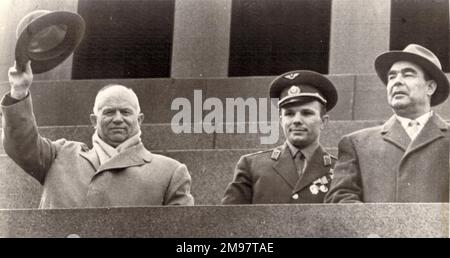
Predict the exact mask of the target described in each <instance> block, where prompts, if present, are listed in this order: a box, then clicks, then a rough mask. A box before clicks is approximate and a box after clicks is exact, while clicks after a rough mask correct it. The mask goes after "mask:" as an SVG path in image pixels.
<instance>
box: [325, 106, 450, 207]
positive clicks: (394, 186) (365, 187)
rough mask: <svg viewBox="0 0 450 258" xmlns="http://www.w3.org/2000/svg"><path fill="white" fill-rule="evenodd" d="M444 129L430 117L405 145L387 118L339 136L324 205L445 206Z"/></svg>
mask: <svg viewBox="0 0 450 258" xmlns="http://www.w3.org/2000/svg"><path fill="white" fill-rule="evenodd" d="M448 128H449V127H448V124H447V123H446V122H445V121H444V120H443V119H442V118H440V117H439V116H438V115H437V114H436V113H434V115H433V116H432V117H430V119H429V120H428V122H427V123H426V124H425V125H424V127H423V128H422V130H421V131H420V133H419V134H418V135H417V136H416V138H415V139H414V140H413V141H411V140H410V138H409V137H408V135H407V133H406V132H405V130H404V129H403V127H402V126H401V124H400V122H399V121H398V120H397V119H396V117H395V116H392V117H391V118H390V119H389V120H388V121H386V122H385V123H384V125H381V126H377V127H373V128H367V129H363V130H360V131H357V132H354V133H351V134H349V135H346V136H344V137H343V138H342V139H341V141H340V143H339V145H338V149H339V150H338V152H339V157H338V161H337V163H336V167H335V169H334V172H335V174H334V180H333V182H332V184H331V189H330V191H329V192H328V193H327V196H326V202H448V201H449V130H448Z"/></svg>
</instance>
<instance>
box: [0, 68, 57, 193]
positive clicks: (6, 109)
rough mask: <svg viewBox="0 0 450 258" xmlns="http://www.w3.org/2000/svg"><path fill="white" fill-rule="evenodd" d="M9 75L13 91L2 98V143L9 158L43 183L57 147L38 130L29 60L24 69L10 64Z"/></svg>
mask: <svg viewBox="0 0 450 258" xmlns="http://www.w3.org/2000/svg"><path fill="white" fill-rule="evenodd" d="M8 77H9V83H10V85H11V91H10V92H9V93H7V94H6V95H5V96H4V97H3V99H2V100H1V109H2V113H3V117H2V126H3V134H2V139H3V146H4V148H5V151H6V153H7V154H8V156H9V157H11V158H12V159H13V160H14V161H15V162H16V163H17V164H18V165H19V166H20V167H21V168H22V169H24V170H25V171H26V172H27V173H28V174H30V175H31V176H33V177H34V178H35V179H36V180H38V181H39V182H40V183H41V184H43V182H44V179H45V175H46V173H47V170H48V169H49V168H50V166H51V164H52V162H53V160H54V159H55V157H56V147H55V146H54V145H53V144H52V142H51V141H50V140H48V139H45V138H42V137H41V136H40V135H39V132H38V129H37V125H36V119H35V117H34V113H33V105H32V101H31V96H30V90H29V89H30V87H31V84H32V81H33V73H32V71H31V66H30V62H28V63H27V64H26V69H25V71H24V72H19V71H18V70H17V69H16V67H15V66H14V67H11V68H10V69H9V72H8Z"/></svg>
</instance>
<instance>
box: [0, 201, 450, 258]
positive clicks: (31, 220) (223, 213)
mask: <svg viewBox="0 0 450 258" xmlns="http://www.w3.org/2000/svg"><path fill="white" fill-rule="evenodd" d="M448 226H449V205H448V203H411V204H406V203H401V204H400V203H397V204H392V203H384V204H361V205H352V204H340V205H330V204H291V205H227V206H194V207H186V206H184V207H129V208H99V209H57V210H0V237H57V238H64V237H68V236H69V235H72V236H73V235H76V236H78V237H81V238H89V237H133V238H136V237H139V238H140V237H151V238H238V237H242V238H246V237H252V238H286V237H290V238H304V237H314V238H315V237H318V238H320V237H358V238H359V237H361V238H368V237H369V238H374V237H377V238H378V237H383V238H385V237H386V238H391V237H392V238H397V237H437V238H447V237H448V233H449V232H448ZM154 241H156V243H161V242H158V240H157V239H153V240H152V242H151V243H152V244H153V245H152V244H150V248H152V251H154V249H157V250H160V251H161V252H169V253H170V252H172V253H174V254H175V250H176V249H175V248H176V246H175V245H173V248H171V249H169V248H166V245H167V243H168V242H167V241H162V243H165V244H166V245H163V248H160V247H158V246H156V248H154V247H155V246H154V245H155V242H154ZM192 242H195V243H196V244H199V243H202V242H201V240H200V242H199V241H195V240H192V241H187V243H191V244H192ZM252 242H255V241H252ZM258 242H260V243H261V242H262V243H264V244H265V248H267V247H268V242H269V243H271V242H274V240H268V241H263V240H261V241H258ZM173 243H176V241H170V243H169V244H170V245H172V244H173ZM211 243H212V244H213V248H214V249H217V252H218V250H221V247H222V246H220V245H219V242H215V241H213V240H209V241H208V244H211ZM214 243H216V244H217V245H214ZM277 243H280V242H277V241H275V244H273V245H272V250H273V251H274V252H273V253H272V254H281V253H286V254H288V253H289V252H287V250H285V249H283V250H280V246H279V245H277ZM282 243H285V242H282ZM288 243H292V242H288ZM178 244H183V242H182V241H179V243H178ZM202 244H203V243H202ZM282 246H283V247H284V248H286V246H287V247H290V248H289V249H291V250H290V251H292V252H295V251H296V250H294V248H295V247H294V246H293V245H284V244H283V245H282ZM291 246H292V248H291ZM260 247H261V244H260V245H258V248H260ZM164 248H166V249H164ZM213 248H211V249H210V252H209V253H208V254H211V253H212V254H213V256H214V253H216V252H215V251H213ZM252 248H253V247H252ZM241 249H242V248H241ZM250 250H253V249H250ZM257 250H261V249H257ZM262 250H264V249H262ZM266 250H267V249H266ZM297 250H298V248H297ZM269 254H270V253H269ZM194 256H195V255H194ZM286 256H288V255H286Z"/></svg>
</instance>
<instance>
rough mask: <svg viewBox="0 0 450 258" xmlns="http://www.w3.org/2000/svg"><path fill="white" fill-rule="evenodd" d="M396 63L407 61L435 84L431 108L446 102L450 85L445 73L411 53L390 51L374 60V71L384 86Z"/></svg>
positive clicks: (426, 60)
mask: <svg viewBox="0 0 450 258" xmlns="http://www.w3.org/2000/svg"><path fill="white" fill-rule="evenodd" d="M398 61H408V62H411V63H414V64H417V65H419V66H420V67H421V68H422V69H423V70H424V71H425V72H426V73H427V74H428V76H429V77H430V78H431V79H432V80H434V81H435V82H436V84H437V87H436V91H435V92H434V94H433V95H432V96H431V101H430V105H431V106H436V105H439V104H441V103H443V102H444V101H445V100H447V98H448V95H449V89H450V84H449V81H448V79H447V76H446V75H445V73H444V72H442V70H441V69H439V68H438V67H437V66H436V65H434V64H433V63H432V62H430V61H429V60H428V59H426V58H424V57H421V56H419V55H416V54H413V53H408V52H403V51H390V52H386V53H383V54H381V55H379V56H378V57H377V58H376V59H375V70H376V72H377V75H378V77H379V78H380V79H381V81H382V82H383V83H384V84H385V85H387V79H388V78H387V74H388V72H389V69H391V67H392V65H393V64H394V63H395V62H398Z"/></svg>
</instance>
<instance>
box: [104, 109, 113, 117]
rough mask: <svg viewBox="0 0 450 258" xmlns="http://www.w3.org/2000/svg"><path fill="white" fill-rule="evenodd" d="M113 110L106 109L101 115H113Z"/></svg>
mask: <svg viewBox="0 0 450 258" xmlns="http://www.w3.org/2000/svg"><path fill="white" fill-rule="evenodd" d="M114 113H115V112H114V111H112V110H107V111H104V112H103V115H107V116H111V115H114Z"/></svg>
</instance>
